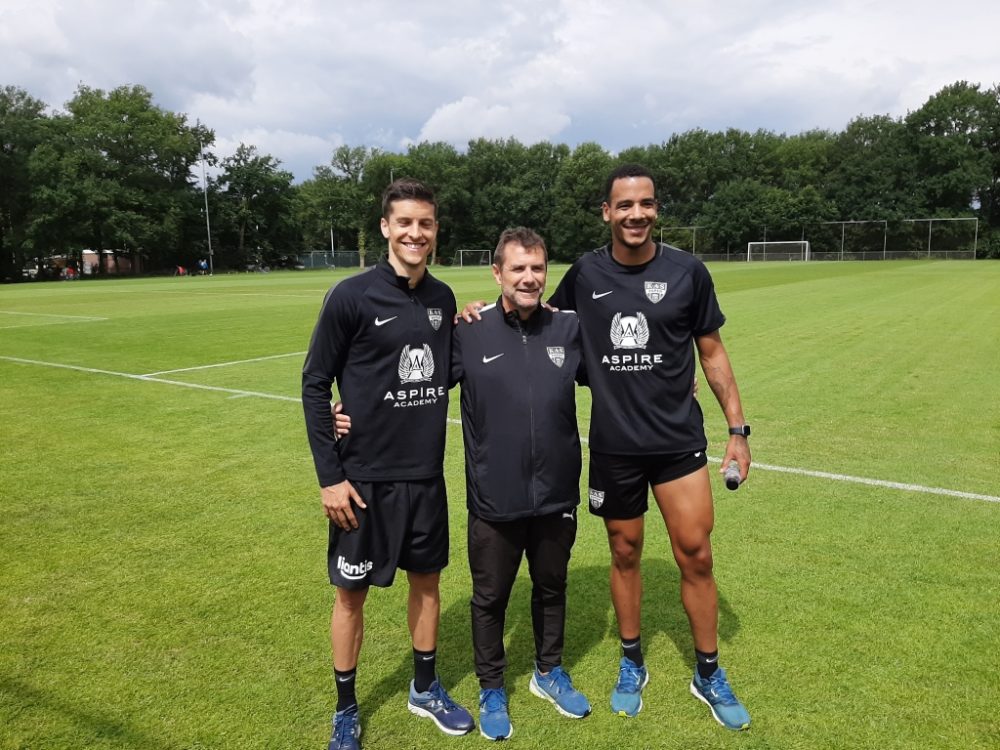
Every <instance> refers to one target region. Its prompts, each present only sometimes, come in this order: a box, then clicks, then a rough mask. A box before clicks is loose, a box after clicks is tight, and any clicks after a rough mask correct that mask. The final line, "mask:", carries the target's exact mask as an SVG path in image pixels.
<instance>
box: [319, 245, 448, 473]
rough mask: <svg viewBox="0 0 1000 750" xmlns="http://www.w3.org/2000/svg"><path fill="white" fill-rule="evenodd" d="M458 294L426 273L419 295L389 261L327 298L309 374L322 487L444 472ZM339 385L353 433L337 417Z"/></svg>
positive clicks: (340, 286) (350, 280)
mask: <svg viewBox="0 0 1000 750" xmlns="http://www.w3.org/2000/svg"><path fill="white" fill-rule="evenodd" d="M454 316H455V295H454V294H453V293H452V291H451V289H449V288H448V286H447V285H446V284H444V283H442V282H440V281H438V280H437V279H435V278H434V277H432V276H431V275H430V273H425V274H424V277H423V279H421V280H420V282H419V283H418V284H417V286H416V287H414V288H413V289H410V288H409V287H408V286H407V281H406V279H405V278H404V277H401V276H397V275H396V272H395V271H394V270H393V268H392V267H391V266H390V265H389V264H387V263H381V264H379V265H378V266H376V267H375V268H374V269H372V270H371V271H369V272H367V273H360V274H358V275H356V276H352V277H350V278H347V279H344V280H343V281H341V282H340V283H339V284H337V285H336V286H334V287H333V288H332V289H331V290H330V291H329V292H328V293H327V295H326V299H325V300H324V302H323V308H322V310H320V314H319V320H318V321H317V322H316V328H315V330H314V331H313V336H312V341H311V342H310V344H309V353H308V354H307V355H306V361H305V365H304V366H303V368H302V406H303V409H304V410H305V417H306V430H307V432H308V434H309V445H310V447H311V448H312V454H313V460H314V462H315V464H316V474H317V477H318V478H319V483H320V486H323V487H327V486H329V485H332V484H337V483H338V482H342V481H343V480H344V479H353V480H359V481H368V482H378V481H408V480H415V479H429V478H432V477H436V476H440V475H441V474H442V472H443V469H444V467H443V463H444V439H445V427H446V423H447V418H448V377H449V370H450V367H451V329H452V319H453V318H454ZM334 381H336V383H337V390H338V392H339V394H340V400H341V401H343V403H344V412H345V413H347V414H350V415H351V432H350V434H349V435H347V436H346V437H345V438H343V439H342V440H340V441H339V443H338V442H336V441H335V440H334V437H333V419H332V417H331V416H330V399H331V384H332V383H333V382H334Z"/></svg>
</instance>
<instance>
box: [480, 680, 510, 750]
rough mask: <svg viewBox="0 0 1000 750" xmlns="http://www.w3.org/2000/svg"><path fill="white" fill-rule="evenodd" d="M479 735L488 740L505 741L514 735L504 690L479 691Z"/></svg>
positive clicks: (488, 689) (489, 689)
mask: <svg viewBox="0 0 1000 750" xmlns="http://www.w3.org/2000/svg"><path fill="white" fill-rule="evenodd" d="M479 733H480V734H481V735H483V737H485V738H486V739H488V740H505V739H507V738H508V737H510V736H511V735H512V734H514V727H512V726H511V724H510V714H508V713H507V691H506V690H504V689H503V688H487V689H485V690H480V691H479Z"/></svg>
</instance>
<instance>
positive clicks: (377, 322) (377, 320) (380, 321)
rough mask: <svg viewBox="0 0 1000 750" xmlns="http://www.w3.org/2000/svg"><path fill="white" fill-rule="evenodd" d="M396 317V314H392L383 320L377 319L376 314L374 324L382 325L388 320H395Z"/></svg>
mask: <svg viewBox="0 0 1000 750" xmlns="http://www.w3.org/2000/svg"><path fill="white" fill-rule="evenodd" d="M398 317H399V316H398V315H393V316H392V317H391V318H386V319H385V320H379V319H378V316H376V317H375V325H377V326H384V325H385V324H386V323H388V322H389V321H390V320H395V319H396V318H398Z"/></svg>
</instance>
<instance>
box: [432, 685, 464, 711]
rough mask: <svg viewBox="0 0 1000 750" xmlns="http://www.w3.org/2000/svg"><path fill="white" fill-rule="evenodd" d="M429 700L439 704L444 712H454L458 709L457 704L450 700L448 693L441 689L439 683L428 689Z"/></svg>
mask: <svg viewBox="0 0 1000 750" xmlns="http://www.w3.org/2000/svg"><path fill="white" fill-rule="evenodd" d="M429 692H430V694H431V699H432V700H434V701H436V702H437V703H440V704H441V707H442V708H443V709H444V710H445V711H454V710H455V709H456V708H458V704H457V703H455V701H453V700H452V699H451V696H450V695H448V691H447V690H445V689H444V688H443V687H441V683H440V682H435V683H434V684H433V685H432V686H431V689H430V691H429Z"/></svg>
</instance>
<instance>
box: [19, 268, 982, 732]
mask: <svg viewBox="0 0 1000 750" xmlns="http://www.w3.org/2000/svg"><path fill="white" fill-rule="evenodd" d="M744 251H745V248H744ZM711 269H712V272H713V275H714V277H715V280H716V285H717V288H718V289H719V293H720V300H721V303H722V306H723V309H724V311H725V312H726V314H727V316H728V322H727V325H726V326H725V327H724V329H723V335H724V338H725V340H726V342H727V345H728V348H729V349H730V352H731V355H732V357H733V360H734V363H735V366H736V369H737V373H738V376H739V380H740V386H741V390H742V391H743V394H744V400H745V403H746V408H747V414H748V418H749V419H750V421H751V422H752V423H753V425H754V436H753V438H752V440H753V444H752V447H753V450H754V457H755V461H756V462H758V463H759V464H767V465H771V466H780V467H789V468H794V469H806V470H810V471H813V470H815V471H823V472H829V473H832V474H844V475H850V476H853V477H862V478H869V479H876V480H885V481H890V482H903V483H909V484H915V485H920V486H922V487H928V488H943V489H947V490H954V491H959V492H965V493H969V494H971V495H981V496H983V497H984V499H985V498H989V497H996V496H997V494H998V493H997V492H996V484H995V471H996V467H997V463H998V462H997V458H998V456H997V446H998V445H1000V441H998V435H1000V412H998V408H1000V407H998V405H997V399H995V398H992V397H991V396H990V394H991V393H992V390H991V389H992V387H993V384H992V382H991V379H992V377H993V375H991V373H993V374H995V365H996V362H997V361H1000V357H998V354H1000V352H998V346H1000V344H998V338H1000V337H997V336H996V335H995V334H991V333H990V329H989V326H990V324H989V321H991V320H996V319H997V314H998V313H1000V310H998V309H997V308H998V304H1000V302H998V300H1000V294H998V292H1000V266H997V265H996V264H990V263H976V264H952V263H926V262H923V263H911V262H900V263H891V264H839V263H812V262H811V263H808V264H805V263H799V264H785V263H775V264H771V263H768V264H718V265H713V266H712V267H711ZM563 270H564V268H554V269H553V270H552V275H553V278H552V280H551V282H550V283H554V281H555V276H558V275H559V274H560V273H561V272H562V271H563ZM342 273H345V272H344V271H336V272H332V271H316V272H300V273H297V274H296V273H277V272H276V273H272V274H268V275H266V276H263V275H243V276H232V277H214V278H208V277H196V278H177V279H159V280H140V281H135V282H133V281H124V282H121V281H119V282H78V283H74V284H69V283H66V284H45V285H41V284H38V285H23V286H21V287H16V288H14V287H10V288H5V289H3V290H2V291H0V326H5V325H11V324H12V323H17V324H18V327H4V328H0V424H2V425H3V427H2V428H0V429H2V431H3V438H4V439H3V449H2V451H0V495H2V497H3V498H4V510H5V521H4V524H3V525H2V527H0V571H2V572H0V590H2V591H3V592H4V593H3V602H4V606H3V608H2V609H0V612H2V614H0V675H2V677H0V696H2V697H0V747H3V748H8V747H10V748H26V747H31V748H65V747H68V746H73V747H90V748H108V747H123V748H124V747H143V748H175V747H205V748H208V747H211V748H230V747H232V748H235V747H240V748H244V747H261V748H263V747H318V746H322V743H323V742H325V740H326V732H327V731H328V730H327V720H328V713H329V711H330V710H331V709H332V703H331V700H332V695H331V694H332V690H331V687H330V675H329V668H328V647H327V644H326V637H325V635H324V631H325V627H326V621H327V618H328V615H329V612H328V607H329V601H330V592H329V590H328V586H327V585H326V583H325V578H324V576H325V573H324V570H323V560H322V554H323V550H324V537H325V531H324V526H323V523H322V520H321V518H320V516H319V514H318V510H317V508H318V505H317V502H316V499H317V493H316V488H315V481H314V479H313V476H312V467H311V461H310V459H309V455H308V448H307V447H306V444H305V440H304V436H303V429H302V425H301V413H300V410H299V408H298V407H297V406H296V404H295V401H296V400H297V395H298V371H299V368H300V366H301V359H300V356H299V353H300V352H301V351H302V350H303V349H304V348H305V345H306V344H307V342H308V337H309V333H310V331H311V328H312V325H313V322H314V320H315V316H316V314H317V312H318V310H319V304H320V301H321V300H322V296H323V293H324V292H325V290H326V288H327V286H328V285H329V283H330V281H331V279H334V278H338V277H340V275H341V274H342ZM436 273H438V272H437V271H436ZM439 273H440V275H441V276H442V278H444V279H445V280H446V281H448V282H449V283H450V284H451V285H452V286H453V288H454V289H455V291H456V296H457V297H458V298H459V300H465V299H472V298H476V297H485V298H487V299H490V298H491V296H492V295H494V294H495V286H494V285H493V284H492V281H491V280H490V279H489V273H488V270H487V269H485V268H482V267H478V266H477V267H474V268H466V269H445V270H442V271H440V272H439ZM13 313H32V314H33V315H23V314H16V315H15V314H13ZM42 316H59V317H58V318H49V317H42ZM70 316H78V317H79V318H80V319H79V320H75V318H72V317H70ZM98 318H107V320H94V319H98ZM36 319H37V321H38V323H40V324H41V323H43V322H46V323H47V322H48V321H50V320H57V319H58V320H67V321H74V320H75V322H65V323H59V324H57V325H52V324H46V325H32V326H24V325H23V323H24V322H25V321H33V320H36ZM15 360H20V361H15ZM27 360H31V361H32V362H27ZM42 362H44V363H48V364H46V365H42V364H37V363H42ZM51 365H60V366H58V367H55V366H51ZM67 366H69V367H73V368H80V369H67ZM122 375H125V376H127V377H122ZM167 381H169V382H167ZM208 389H211V390H208ZM258 395H259V396H266V397H267V398H260V397H258ZM453 395H454V396H457V394H453ZM701 398H702V401H703V403H704V404H705V412H706V415H707V419H706V423H707V425H708V426H709V432H710V436H709V437H710V440H711V445H710V449H709V450H710V453H713V448H715V451H716V454H717V450H718V446H719V445H720V444H721V441H722V439H723V434H722V433H723V429H724V425H723V424H722V423H721V418H720V415H719V414H718V408H717V406H715V404H714V402H712V400H711V395H710V394H708V393H707V392H706V389H704V388H703V395H702V397H701ZM579 400H580V415H581V420H582V421H583V422H584V423H585V422H586V420H587V417H588V415H589V397H588V394H587V392H586V391H580V399H579ZM457 412H458V410H457V398H453V403H452V414H453V416H454V417H457V416H458V414H457ZM713 455H715V454H713ZM446 465H447V472H448V474H447V480H448V483H449V490H450V493H451V497H452V506H453V507H452V518H451V529H452V535H451V536H452V564H451V566H450V567H449V569H448V571H447V572H446V575H445V589H444V601H443V618H442V646H441V652H442V660H441V661H442V666H441V669H442V673H443V677H444V679H445V680H446V682H448V683H449V684H451V685H454V686H455V687H454V690H453V691H452V692H453V694H454V695H456V697H458V698H459V699H461V700H462V701H464V702H465V703H467V704H472V703H474V700H475V692H476V689H477V686H476V684H475V679H474V676H473V675H472V671H471V651H470V646H469V636H468V586H469V583H468V573H467V568H466V565H465V562H464V555H465V548H464V520H465V519H464V508H463V499H464V486H463V469H462V459H461V438H460V431H459V430H450V432H449V439H448V455H447V458H446ZM583 482H584V486H585V482H586V476H584V478H583ZM716 487H717V497H716V506H717V519H716V531H715V534H714V540H715V547H716V553H715V558H716V570H717V574H718V579H719V584H720V592H721V611H720V626H721V627H720V632H721V635H722V644H721V647H722V658H723V662H724V663H725V664H726V666H727V668H728V669H729V670H730V672H731V674H732V675H733V680H734V684H735V685H736V686H737V688H738V689H739V690H740V693H741V696H742V697H743V698H744V700H745V701H746V702H747V704H748V706H749V708H750V710H751V712H752V714H753V717H754V727H753V729H752V730H751V732H750V733H749V735H747V736H744V737H734V736H732V735H729V734H726V733H725V732H724V730H722V729H720V728H718V727H717V726H716V725H715V724H714V722H712V721H711V719H710V718H709V717H708V716H707V714H706V713H705V712H704V710H703V707H701V706H700V704H697V703H696V702H695V701H694V700H693V699H691V698H690V696H688V695H687V692H686V682H687V680H689V679H690V674H689V669H690V661H691V657H690V642H689V636H688V635H687V632H686V624H685V622H684V618H683V615H682V613H681V610H680V606H679V604H678V602H677V581H676V573H675V572H674V567H673V563H672V561H671V560H670V557H669V548H668V547H667V545H666V541H665V537H664V534H663V532H662V528H661V527H660V525H659V522H658V521H657V520H656V519H655V518H654V517H651V518H650V530H649V534H648V538H647V552H646V560H647V570H646V572H647V591H646V606H645V614H646V620H645V630H644V640H645V641H646V642H647V651H648V657H647V658H648V660H649V663H650V667H651V670H652V682H651V684H650V687H649V689H648V690H647V693H646V701H645V702H646V707H645V708H644V711H643V714H642V715H640V717H639V718H638V719H637V720H636V721H635V722H631V723H623V722H622V720H621V719H618V718H617V717H613V716H611V715H610V713H609V712H606V711H603V710H602V709H603V708H604V707H605V705H606V702H607V691H608V690H609V688H610V684H611V681H612V680H613V676H614V675H613V673H612V672H613V666H614V663H615V661H616V659H617V645H616V638H615V634H614V632H613V626H612V625H613V615H612V613H611V612H610V605H609V600H608V596H607V543H606V540H605V539H604V534H603V531H602V530H601V529H600V528H599V526H598V525H597V524H595V523H594V522H593V519H591V518H589V517H588V516H587V514H586V513H584V514H582V515H583V517H582V518H581V524H580V538H579V541H578V543H577V547H576V549H575V550H574V558H573V562H572V564H571V582H570V587H571V588H570V611H569V626H568V646H567V663H568V666H569V668H570V669H571V671H572V673H573V676H574V681H575V682H576V684H577V685H578V686H579V687H581V688H582V689H583V690H585V692H587V694H588V695H589V696H590V698H591V700H592V702H593V704H594V706H595V713H594V715H593V716H591V717H588V718H587V719H586V720H584V721H581V722H570V721H568V720H567V721H560V720H559V717H557V716H556V715H555V714H554V713H553V712H552V711H551V708H550V707H549V706H547V705H546V704H543V703H542V702H541V701H538V700H537V699H535V698H533V697H532V696H530V695H529V694H528V691H527V689H526V680H527V677H528V674H529V673H530V661H531V636H530V624H529V621H528V618H527V610H528V589H527V587H526V586H525V585H524V583H525V582H524V581H523V580H522V581H520V582H519V584H518V587H517V588H516V590H515V595H514V599H513V602H512V605H511V609H510V614H509V621H508V623H509V640H510V644H509V645H510V648H509V653H510V660H511V667H510V671H509V681H510V687H511V700H512V704H511V707H512V712H513V718H514V721H515V724H516V725H517V731H518V735H517V737H518V744H520V745H523V746H524V747H570V746H580V747H609V746H615V745H618V744H621V742H622V741H623V739H624V740H627V742H628V743H629V744H630V745H633V746H636V747H690V746H692V745H695V744H697V745H699V746H703V747H735V746H737V744H738V745H739V746H740V747H752V748H772V747H783V748H784V747H790V748H795V747H803V748H805V747H904V748H905V747H913V748H917V747H920V748H927V747H939V748H950V747H956V746H961V747H995V746H996V745H997V741H998V739H1000V728H998V725H997V720H996V718H995V710H994V708H995V706H996V705H997V704H998V702H1000V685H998V680H997V674H998V673H1000V671H998V667H1000V664H998V663H997V659H998V655H997V650H996V648H995V623H996V621H997V618H998V616H1000V606H998V604H997V600H998V597H997V596H996V592H997V590H998V588H1000V573H998V570H1000V565H998V563H1000V559H998V553H997V550H996V532H997V528H998V519H997V513H998V512H1000V505H998V504H997V503H995V502H989V501H988V500H986V501H984V500H982V499H981V500H976V499H969V498H967V497H953V496H947V495H941V494H929V493H926V492H912V491H905V490H899V489H891V488H888V487H884V486H867V485H861V484H857V483H852V482H843V481H836V480H833V479H830V478H828V477H821V476H800V475H791V474H784V473H781V472H777V471H765V470H757V471H755V472H753V474H752V475H751V479H750V481H749V482H748V483H747V484H746V485H745V486H744V487H743V488H741V489H740V491H739V492H737V493H727V492H726V491H725V490H724V489H722V488H721V484H717V485H716ZM522 578H523V576H522ZM404 597H405V590H404V588H402V587H397V588H395V589H391V590H388V591H379V592H373V595H372V608H371V610H370V612H369V617H368V626H369V630H368V636H367V641H366V646H365V650H364V652H363V662H362V664H363V666H362V670H361V672H360V674H359V696H360V698H361V701H362V707H363V711H364V715H365V716H364V719H365V745H366V747H368V748H380V747H403V746H405V747H428V748H429V747H440V735H439V734H438V733H437V732H436V730H434V729H433V728H432V727H429V726H424V725H423V724H421V723H420V722H414V721H411V720H410V718H409V716H408V714H407V713H406V710H405V705H404V704H405V692H404V691H405V684H406V681H407V680H408V679H409V676H408V670H409V666H408V664H407V662H408V660H409V654H408V652H406V651H407V649H406V648H405V644H406V643H407V634H406V626H405V622H403V618H402V617H401V613H402V612H403V611H404V602H403V599H404ZM404 652H406V653H404Z"/></svg>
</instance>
